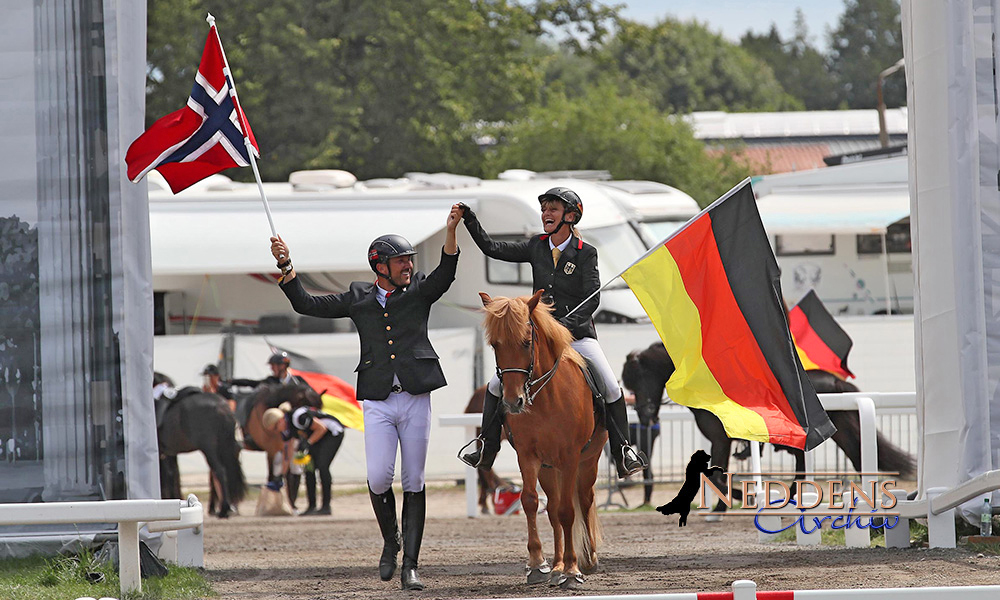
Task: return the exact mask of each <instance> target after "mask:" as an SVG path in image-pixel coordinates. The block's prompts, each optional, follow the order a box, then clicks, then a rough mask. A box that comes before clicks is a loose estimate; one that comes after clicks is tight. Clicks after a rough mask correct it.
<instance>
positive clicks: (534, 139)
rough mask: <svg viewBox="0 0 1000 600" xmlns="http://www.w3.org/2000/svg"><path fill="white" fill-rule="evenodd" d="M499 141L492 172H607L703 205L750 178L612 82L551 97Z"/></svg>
mask: <svg viewBox="0 0 1000 600" xmlns="http://www.w3.org/2000/svg"><path fill="white" fill-rule="evenodd" d="M498 138H499V139H500V144H498V147H497V148H496V150H495V152H494V153H493V154H492V155H490V159H489V166H490V170H489V174H491V175H493V174H496V173H498V172H499V171H502V170H504V169H510V168H530V169H533V170H537V171H550V170H564V169H607V170H608V171H610V172H611V174H612V176H613V177H615V178H616V179H649V180H653V181H660V182H663V183H667V184H669V185H673V186H675V187H677V188H680V189H682V190H684V191H685V192H687V193H688V194H691V196H692V197H694V198H695V199H696V200H697V201H698V202H699V203H700V204H702V205H703V206H705V205H707V204H708V203H709V202H711V201H712V200H715V199H716V198H717V197H719V196H720V195H722V193H724V192H725V191H726V190H728V189H729V188H730V187H732V185H734V184H736V183H738V182H739V181H740V180H741V179H743V178H744V177H746V176H747V175H749V174H750V168H749V166H748V165H746V164H745V163H742V162H740V161H738V160H736V159H734V158H733V155H732V154H728V153H723V154H724V156H723V157H719V158H713V157H712V156H709V155H708V154H707V153H706V151H705V147H704V144H702V143H701V142H700V141H699V140H696V139H695V138H694V136H693V134H692V132H691V129H690V127H689V126H688V125H687V124H686V123H685V122H684V121H683V120H681V119H679V118H676V117H669V116H666V115H664V114H663V113H662V112H660V111H659V110H657V108H656V107H655V106H653V105H652V103H650V102H649V101H648V100H646V99H645V98H644V97H642V96H640V95H628V96H623V95H622V94H621V93H620V88H619V87H618V86H616V85H611V84H602V85H598V86H595V87H592V88H590V89H588V90H586V91H585V92H584V93H583V94H580V95H574V96H567V95H566V94H564V93H562V92H554V93H552V94H550V95H549V97H548V98H547V100H546V102H544V103H542V104H538V105H536V106H533V107H531V108H530V109H529V110H528V113H527V115H526V116H525V117H524V118H523V119H520V120H518V121H517V122H515V123H512V124H510V125H508V126H506V127H504V128H502V129H501V130H500V131H499V132H498Z"/></svg>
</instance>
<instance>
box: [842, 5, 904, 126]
mask: <svg viewBox="0 0 1000 600" xmlns="http://www.w3.org/2000/svg"><path fill="white" fill-rule="evenodd" d="M901 58H903V34H902V28H901V24H900V14H899V2H898V1H897V0H845V8H844V14H843V15H841V17H840V21H839V23H838V25H837V28H836V29H835V30H834V31H833V32H831V33H830V70H831V72H832V73H833V74H834V75H835V76H836V77H837V79H838V80H839V81H840V83H841V85H842V86H843V94H844V98H845V100H846V101H847V106H848V107H850V108H875V106H876V103H877V102H876V97H875V86H876V80H877V78H878V74H879V73H880V72H881V71H882V70H883V69H886V68H888V67H891V66H892V65H893V64H895V63H896V61H898V60H899V59H901ZM883 95H884V98H885V103H886V106H890V107H896V106H904V105H905V104H906V80H905V78H904V77H903V74H902V73H897V74H896V75H893V76H891V77H889V78H888V79H887V80H886V81H885V85H884V88H883Z"/></svg>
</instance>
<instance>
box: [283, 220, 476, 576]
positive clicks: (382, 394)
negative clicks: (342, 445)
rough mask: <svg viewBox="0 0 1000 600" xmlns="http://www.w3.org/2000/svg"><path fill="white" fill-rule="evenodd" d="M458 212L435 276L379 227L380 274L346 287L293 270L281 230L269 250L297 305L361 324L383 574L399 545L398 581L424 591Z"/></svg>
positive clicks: (376, 264)
mask: <svg viewBox="0 0 1000 600" xmlns="http://www.w3.org/2000/svg"><path fill="white" fill-rule="evenodd" d="M460 219H461V211H460V208H459V205H458V204H456V205H454V206H452V207H451V211H450V212H449V214H448V219H447V222H446V232H445V242H444V248H443V250H442V252H441V261H440V263H439V264H438V266H437V268H436V269H434V270H433V271H432V272H431V273H430V274H429V275H424V274H423V273H420V272H417V271H415V270H414V262H413V257H414V256H415V255H416V254H417V252H416V250H414V249H413V246H412V245H410V243H409V242H408V241H406V238H404V237H403V236H400V235H395V234H388V235H382V236H379V237H377V238H375V240H374V241H372V243H371V244H370V245H369V247H368V264H369V266H370V267H371V269H372V271H374V273H375V281H374V282H362V281H355V282H353V283H351V285H350V288H349V289H348V291H346V292H343V293H340V294H330V295H326V296H313V295H310V294H309V293H308V292H306V291H305V288H304V287H303V286H302V281H301V279H300V278H298V277H296V275H295V269H294V268H293V267H292V260H291V254H290V253H289V249H288V246H287V245H286V244H285V242H284V240H282V239H281V238H280V237H272V238H271V253H272V254H273V255H274V258H275V260H277V261H278V265H277V266H278V269H279V270H280V271H281V278H280V279H279V280H278V285H279V286H280V287H281V291H282V292H284V293H285V296H286V297H288V300H289V302H291V304H292V308H294V309H295V312H297V313H300V314H303V315H309V316H313V317H326V318H342V317H350V318H351V320H352V321H354V325H355V326H356V327H357V330H358V337H359V338H360V341H361V362H360V363H359V364H358V368H357V373H358V385H357V395H358V399H362V400H363V401H364V420H365V460H366V463H367V470H368V491H369V496H370V497H371V501H372V508H373V509H374V510H375V516H376V518H377V519H378V524H379V528H380V530H381V532H382V541H383V546H382V556H381V558H380V559H379V577H380V578H381V579H382V580H383V581H389V580H390V579H392V576H393V574H394V573H395V571H396V555H397V554H398V553H399V550H400V546H401V545H402V549H403V565H402V569H401V570H400V584H401V587H402V589H404V590H422V589H424V584H423V582H422V581H420V578H419V577H418V576H417V561H418V557H419V554H420V544H421V540H422V539H423V535H424V516H425V514H426V507H427V504H426V494H425V490H424V472H425V469H426V462H427V445H428V442H429V440H430V427H431V396H430V393H431V391H433V390H436V389H438V388H441V387H443V386H444V385H446V384H447V382H446V381H445V377H444V371H442V370H441V364H440V363H439V361H438V355H437V353H436V352H435V351H434V347H433V346H431V342H430V340H429V339H428V337H427V321H428V319H429V317H430V310H431V306H432V305H433V304H434V303H435V302H436V301H437V300H438V299H439V298H440V297H441V296H442V295H444V293H445V292H446V291H448V288H449V287H450V286H451V283H452V281H454V280H455V269H456V267H457V266H458V242H457V241H456V236H455V229H456V228H457V227H458V222H459V220H460ZM397 448H398V449H400V452H401V455H402V456H401V457H402V474H401V475H402V483H403V535H402V539H401V538H400V534H399V528H398V527H397V525H396V499H395V496H394V495H393V492H392V480H393V476H394V469H395V465H396V451H397Z"/></svg>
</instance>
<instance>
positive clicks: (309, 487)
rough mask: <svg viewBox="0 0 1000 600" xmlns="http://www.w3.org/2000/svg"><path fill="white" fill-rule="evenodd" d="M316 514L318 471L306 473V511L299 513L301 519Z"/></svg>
mask: <svg viewBox="0 0 1000 600" xmlns="http://www.w3.org/2000/svg"><path fill="white" fill-rule="evenodd" d="M315 514H316V471H315V469H314V470H312V471H306V509H305V510H304V511H302V512H300V513H299V516H300V517H307V516H310V515H315Z"/></svg>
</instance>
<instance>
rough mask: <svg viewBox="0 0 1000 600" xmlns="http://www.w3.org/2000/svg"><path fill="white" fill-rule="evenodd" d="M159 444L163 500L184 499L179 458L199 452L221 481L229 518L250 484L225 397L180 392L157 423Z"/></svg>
mask: <svg viewBox="0 0 1000 600" xmlns="http://www.w3.org/2000/svg"><path fill="white" fill-rule="evenodd" d="M156 376H158V379H157V378H154V382H157V380H159V381H167V382H169V383H171V385H172V382H170V379H169V378H168V377H166V376H164V375H161V374H159V373H157V374H156ZM157 442H158V445H159V450H160V495H161V496H162V497H163V498H183V497H182V496H181V477H180V470H179V469H178V467H177V455H178V454H183V453H184V452H194V451H195V450H199V451H201V453H202V454H203V455H204V456H205V461H206V462H207V463H208V467H209V468H210V469H211V470H212V475H213V476H214V477H215V479H216V480H218V482H219V488H220V490H221V493H222V497H221V498H220V499H219V511H218V516H219V518H220V519H225V518H226V517H228V516H229V515H230V513H231V512H232V509H233V507H235V506H236V505H237V504H239V502H240V501H241V500H243V497H244V495H245V494H246V490H247V485H246V478H245V477H244V476H243V467H242V466H241V465H240V447H239V444H238V443H237V442H236V420H235V419H234V418H233V413H232V411H231V410H229V405H228V404H227V403H226V400H225V399H224V398H223V397H222V396H219V395H217V394H212V393H210V392H203V391H201V390H200V389H198V388H195V387H185V388H182V389H180V390H177V395H176V396H175V399H174V400H173V401H172V402H171V403H170V406H169V407H168V408H167V409H166V411H165V412H163V417H162V420H161V421H160V422H159V423H157ZM213 491H214V490H213Z"/></svg>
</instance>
